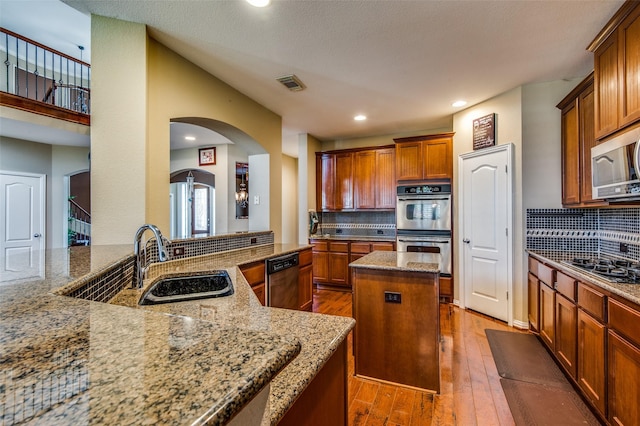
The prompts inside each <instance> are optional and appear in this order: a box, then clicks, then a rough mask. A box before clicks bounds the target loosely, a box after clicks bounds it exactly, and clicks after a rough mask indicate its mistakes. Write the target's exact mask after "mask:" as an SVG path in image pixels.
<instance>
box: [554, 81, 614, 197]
mask: <svg viewBox="0 0 640 426" xmlns="http://www.w3.org/2000/svg"><path fill="white" fill-rule="evenodd" d="M557 107H558V108H559V109H561V110H562V119H561V120H562V138H561V141H562V205H563V206H565V207H580V206H582V207H587V206H595V205H603V204H606V203H605V202H604V201H603V200H594V199H593V197H592V194H591V192H592V187H591V148H592V147H594V146H595V145H596V142H597V141H596V139H595V136H594V125H593V121H594V93H593V74H590V75H589V76H588V77H587V78H585V79H584V80H583V81H582V82H581V83H580V84H578V86H576V88H575V89H573V90H572V91H571V93H569V94H568V95H567V96H566V97H565V98H564V99H563V100H562V101H561V102H560V103H559V104H558V105H557Z"/></svg>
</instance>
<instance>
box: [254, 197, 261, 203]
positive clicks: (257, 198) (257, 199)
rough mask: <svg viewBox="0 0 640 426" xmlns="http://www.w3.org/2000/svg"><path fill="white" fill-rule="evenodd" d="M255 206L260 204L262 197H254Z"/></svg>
mask: <svg viewBox="0 0 640 426" xmlns="http://www.w3.org/2000/svg"><path fill="white" fill-rule="evenodd" d="M253 204H260V196H259V195H254V196H253Z"/></svg>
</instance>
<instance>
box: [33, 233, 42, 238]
mask: <svg viewBox="0 0 640 426" xmlns="http://www.w3.org/2000/svg"><path fill="white" fill-rule="evenodd" d="M33 237H34V238H40V237H42V234H38V233H35V234H33Z"/></svg>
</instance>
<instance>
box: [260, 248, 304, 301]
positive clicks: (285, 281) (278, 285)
mask: <svg viewBox="0 0 640 426" xmlns="http://www.w3.org/2000/svg"><path fill="white" fill-rule="evenodd" d="M298 264H299V262H298V253H290V254H286V255H284V256H279V257H274V258H272V259H267V306H271V307H274V308H287V309H299V308H300V306H299V303H298V272H299V271H298V269H299V266H298Z"/></svg>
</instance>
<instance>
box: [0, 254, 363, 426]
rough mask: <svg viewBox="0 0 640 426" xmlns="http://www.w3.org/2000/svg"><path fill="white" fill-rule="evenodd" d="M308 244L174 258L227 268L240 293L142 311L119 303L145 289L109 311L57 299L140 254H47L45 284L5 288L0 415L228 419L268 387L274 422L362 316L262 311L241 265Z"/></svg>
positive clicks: (189, 265) (179, 264) (14, 418)
mask: <svg viewBox="0 0 640 426" xmlns="http://www.w3.org/2000/svg"><path fill="white" fill-rule="evenodd" d="M305 247H307V246H297V245H279V244H275V245H269V246H260V247H252V248H249V249H245V250H236V251H234V252H225V253H221V254H218V255H210V256H208V257H205V256H200V257H199V258H192V259H185V260H184V261H175V264H174V265H173V270H182V271H186V270H195V269H199V268H201V267H202V265H206V268H205V269H211V268H215V269H220V268H224V269H226V270H228V271H229V275H230V276H231V278H232V280H233V281H234V287H235V293H234V296H232V298H226V299H228V300H226V301H225V300H223V299H207V300H200V301H192V302H180V303H172V304H165V305H155V306H146V307H144V308H143V307H139V306H137V305H135V304H134V305H133V306H132V307H134V306H135V308H132V307H126V306H117V305H115V304H113V303H120V304H123V305H127V304H128V303H131V300H133V299H131V297H132V295H131V294H127V292H131V291H134V292H135V291H137V290H124V291H123V292H121V293H120V294H119V295H118V296H117V297H116V299H115V300H113V301H112V304H106V303H100V302H91V301H86V300H81V299H75V298H70V297H65V296H57V295H53V294H51V292H52V291H54V290H56V289H59V288H60V287H62V286H65V285H67V284H68V283H70V282H71V281H73V280H74V279H77V278H79V277H81V276H83V275H85V274H87V273H89V272H91V273H95V271H96V270H100V269H102V268H105V267H107V266H109V265H113V264H114V263H116V262H118V261H120V260H122V259H124V258H126V257H129V256H131V252H132V247H131V246H128V245H124V246H92V247H73V248H71V249H68V250H67V249H56V250H48V251H47V252H46V270H45V276H44V277H42V278H40V277H36V278H33V279H25V280H21V281H16V282H10V283H4V284H0V318H2V320H1V321H0V348H1V349H0V364H1V365H2V371H3V375H4V376H3V378H2V382H0V384H1V385H2V386H3V388H4V393H5V394H6V397H5V398H4V401H3V402H2V404H4V406H2V407H1V408H2V413H3V414H2V416H3V419H4V420H5V421H6V422H8V423H18V422H33V421H35V422H39V423H48V424H52V423H55V424H78V423H85V424H86V423H115V424H140V423H162V424H184V423H194V424H205V423H206V424H221V423H225V422H226V421H228V420H229V419H230V418H232V417H233V416H234V415H235V413H237V412H238V411H239V410H241V409H242V408H243V407H244V406H245V405H246V404H247V403H248V402H249V401H250V400H251V399H252V398H253V397H254V396H255V395H256V394H257V393H259V392H260V390H261V389H264V388H265V386H266V385H268V384H269V383H270V384H271V386H270V397H269V399H270V412H269V416H270V417H269V418H268V419H266V421H267V422H270V423H271V424H275V423H277V421H278V420H279V419H280V418H281V417H282V416H283V415H284V413H285V412H286V410H287V409H288V408H289V407H290V406H291V405H292V404H293V402H294V401H295V399H296V398H297V396H298V395H299V394H300V393H301V392H302V390H304V388H305V387H306V386H307V384H308V383H309V382H310V381H311V380H312V379H313V377H314V376H315V374H316V373H317V371H319V370H320V369H321V368H322V366H323V365H324V363H325V362H326V360H327V359H329V357H330V356H331V355H332V354H333V352H334V351H335V349H336V348H337V347H338V346H339V344H340V343H341V342H342V341H343V340H344V338H345V337H346V336H347V334H348V333H349V331H350V330H351V329H352V328H353V325H354V324H353V323H354V320H353V319H352V318H343V317H333V316H327V315H320V314H312V313H308V312H298V311H290V310H285V309H276V308H265V307H263V306H261V305H260V304H259V302H258V300H257V298H256V297H255V295H254V294H253V291H252V290H251V288H250V287H249V285H248V284H247V283H246V281H245V280H244V277H243V276H242V274H241V273H239V269H238V268H237V267H236V266H235V264H240V263H246V262H249V261H253V260H260V259H265V258H267V257H271V256H275V255H278V254H282V253H286V252H290V251H295V250H297V249H299V248H305ZM198 262H200V263H198ZM233 262H235V264H234V263H233ZM170 263H171V262H166V263H164V264H161V265H160V266H152V267H151V268H150V269H149V271H148V272H149V279H148V280H146V281H145V285H148V282H150V281H151V280H153V278H154V275H155V276H159V275H162V274H164V273H168V272H170V270H171V266H170V265H169V264H170ZM298 354H299V355H298ZM296 355H297V357H296Z"/></svg>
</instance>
